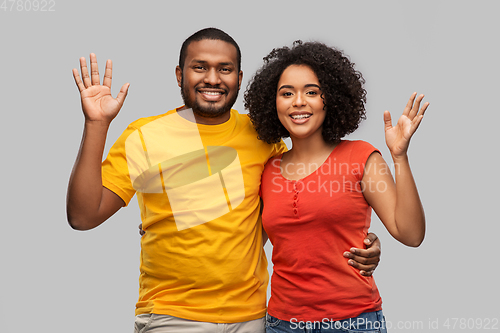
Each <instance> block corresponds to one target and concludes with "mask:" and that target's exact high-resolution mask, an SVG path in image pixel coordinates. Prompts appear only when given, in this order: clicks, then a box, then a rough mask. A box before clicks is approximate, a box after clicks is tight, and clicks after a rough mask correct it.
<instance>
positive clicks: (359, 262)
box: [344, 232, 381, 276]
mask: <svg viewBox="0 0 500 333" xmlns="http://www.w3.org/2000/svg"><path fill="white" fill-rule="evenodd" d="M364 243H365V245H366V249H358V248H355V247H353V248H351V249H350V250H349V251H346V252H344V257H345V258H348V259H349V260H348V261H347V263H348V264H349V265H351V266H352V267H354V268H357V269H359V271H360V272H359V273H360V274H361V275H363V276H371V275H372V274H373V272H374V271H375V269H376V268H377V266H378V263H379V262H380V253H381V246H380V240H379V239H378V237H377V235H375V234H374V233H371V232H370V233H369V234H368V235H366V238H365V240H364Z"/></svg>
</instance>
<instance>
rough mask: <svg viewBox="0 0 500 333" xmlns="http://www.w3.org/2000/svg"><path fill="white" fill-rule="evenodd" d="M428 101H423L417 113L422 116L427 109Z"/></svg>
mask: <svg viewBox="0 0 500 333" xmlns="http://www.w3.org/2000/svg"><path fill="white" fill-rule="evenodd" d="M429 105H430V103H429V102H425V103H424V105H423V106H422V108H421V109H420V112H419V113H418V115H419V116H423V115H424V114H425V111H427V108H428V107H429Z"/></svg>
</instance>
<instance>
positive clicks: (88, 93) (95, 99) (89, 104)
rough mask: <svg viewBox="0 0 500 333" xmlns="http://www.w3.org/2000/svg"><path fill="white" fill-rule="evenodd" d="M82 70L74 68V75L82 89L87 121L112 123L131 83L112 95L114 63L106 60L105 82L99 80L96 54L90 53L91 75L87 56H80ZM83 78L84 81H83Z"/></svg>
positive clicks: (83, 107) (84, 112)
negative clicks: (116, 94) (114, 96)
mask: <svg viewBox="0 0 500 333" xmlns="http://www.w3.org/2000/svg"><path fill="white" fill-rule="evenodd" d="M80 70H81V72H82V78H80V75H79V74H78V70H77V69H76V68H73V77H74V78H75V83H76V85H77V87H78V89H79V90H80V97H81V100H82V109H83V114H84V115H85V120H86V121H98V122H103V123H108V124H109V123H110V122H111V121H112V120H113V119H114V118H115V117H116V115H117V114H118V112H119V111H120V109H121V107H122V105H123V102H124V101H125V97H126V96H127V92H128V88H129V84H128V83H126V84H124V85H123V86H122V87H121V89H120V92H119V93H118V96H116V98H113V96H111V79H112V73H113V63H112V62H111V60H108V61H106V70H105V72H104V79H103V84H102V85H101V84H100V82H99V69H98V68H97V58H96V56H95V54H93V53H91V54H90V76H89V71H88V68H87V63H86V61H85V58H84V57H82V58H80ZM82 79H83V82H82Z"/></svg>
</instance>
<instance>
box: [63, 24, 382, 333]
mask: <svg viewBox="0 0 500 333" xmlns="http://www.w3.org/2000/svg"><path fill="white" fill-rule="evenodd" d="M90 61H91V72H90V75H89V72H88V68H87V65H86V62H85V59H84V58H81V59H80V67H81V73H82V78H80V76H79V74H78V70H77V69H73V75H74V78H75V82H76V84H77V86H78V89H79V90H80V95H81V102H82V109H83V112H84V115H85V127H84V133H83V139H82V144H81V146H80V150H79V153H78V157H77V160H76V162H75V166H74V168H73V172H72V174H71V178H70V182H69V186H68V197H67V213H68V221H69V223H70V225H71V226H72V227H73V228H74V229H77V230H88V229H92V228H95V227H96V226H98V225H100V224H101V223H102V222H104V221H105V220H106V219H108V218H109V217H110V216H112V215H113V214H114V213H115V212H116V211H118V210H119V209H120V208H121V207H123V206H126V205H127V204H128V203H129V202H130V200H131V198H132V197H133V196H134V194H135V193H137V198H138V201H139V205H140V208H141V219H142V226H143V228H144V230H145V231H146V232H145V235H144V236H143V237H142V239H141V275H140V281H139V284H140V289H139V301H138V302H137V305H136V332H146V331H147V332H179V331H183V332H184V331H185V332H191V331H192V332H215V331H216V330H217V329H219V328H220V327H221V326H225V327H224V329H226V330H227V331H228V332H229V331H230V332H240V333H241V332H263V330H264V316H265V303H266V289H267V282H268V274H267V261H266V257H265V254H264V251H263V248H262V246H263V243H264V242H265V241H263V237H265V236H263V230H262V225H261V222H260V209H261V203H260V200H259V186H260V176H261V172H262V170H263V167H264V164H265V162H266V161H267V160H268V159H269V158H270V157H272V156H274V155H276V154H278V153H281V152H283V151H284V150H285V149H286V147H285V146H284V144H283V142H281V143H280V144H276V145H268V144H266V143H264V142H263V141H260V140H258V139H257V135H256V132H255V131H254V129H253V127H252V126H251V124H250V122H249V119H248V117H247V116H246V115H240V114H238V113H237V111H235V110H232V109H231V107H232V106H233V104H234V102H235V101H236V98H237V96H238V91H239V89H240V86H241V81H242V77H243V72H242V71H241V54H240V49H239V47H238V45H237V44H236V42H235V41H234V40H233V39H232V38H231V37H230V36H229V35H227V34H226V33H225V32H223V31H221V30H218V29H214V28H208V29H203V30H200V31H198V32H197V33H195V34H193V35H192V36H191V37H189V38H188V39H187V40H186V41H185V42H184V44H183V45H182V48H181V53H180V57H179V65H178V66H177V67H176V76H177V81H178V84H179V87H180V88H181V94H182V97H183V100H184V103H185V106H183V107H180V108H177V109H174V110H171V111H169V112H167V113H166V114H163V115H159V116H153V117H148V118H142V119H139V120H137V121H135V122H133V123H132V124H130V125H129V127H128V128H127V129H126V130H125V131H124V133H123V134H122V135H121V136H120V138H119V139H118V140H117V142H116V143H115V144H114V145H113V147H112V148H111V150H110V152H109V154H108V157H107V158H106V160H105V161H104V162H102V167H101V161H102V154H103V150H104V144H105V140H106V134H107V130H108V128H109V125H110V123H111V121H112V120H113V118H114V117H115V116H116V115H117V114H118V112H119V110H120V108H121V107H122V105H123V102H124V100H125V97H126V95H127V92H128V87H129V84H128V83H127V84H125V85H123V86H122V88H121V89H120V92H119V93H118V96H117V97H116V99H115V98H113V97H112V96H111V93H110V91H111V89H110V88H111V77H112V63H111V61H110V60H108V61H107V62H106V70H105V74H104V80H103V84H102V85H100V82H99V72H98V68H97V60H96V57H95V55H94V54H91V55H90ZM375 239H376V236H375V237H373V235H372V238H371V239H369V240H367V241H366V243H367V244H372V243H373V241H374V240H375ZM352 252H353V253H349V254H346V257H349V258H351V260H349V263H350V264H352V265H353V266H354V267H356V268H359V269H361V270H363V271H364V274H367V275H370V274H371V272H372V271H373V270H374V269H375V267H376V265H377V263H378V260H379V256H380V249H379V243H378V241H377V244H376V246H374V247H373V248H372V249H369V250H362V249H354V250H353V251H352ZM354 252H356V255H355V254H354ZM363 257H364V258H363ZM352 259H354V260H356V261H358V263H355V262H354V261H352ZM346 264H347V263H346Z"/></svg>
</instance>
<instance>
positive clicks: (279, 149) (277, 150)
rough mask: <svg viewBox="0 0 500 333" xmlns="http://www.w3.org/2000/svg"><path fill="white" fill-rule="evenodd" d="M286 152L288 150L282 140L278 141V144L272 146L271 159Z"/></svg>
mask: <svg viewBox="0 0 500 333" xmlns="http://www.w3.org/2000/svg"><path fill="white" fill-rule="evenodd" d="M287 151H288V148H287V146H286V144H285V142H284V141H283V140H280V142H278V143H275V144H274V145H273V151H272V153H271V157H273V156H276V155H280V154H283V153H285V152H287Z"/></svg>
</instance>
